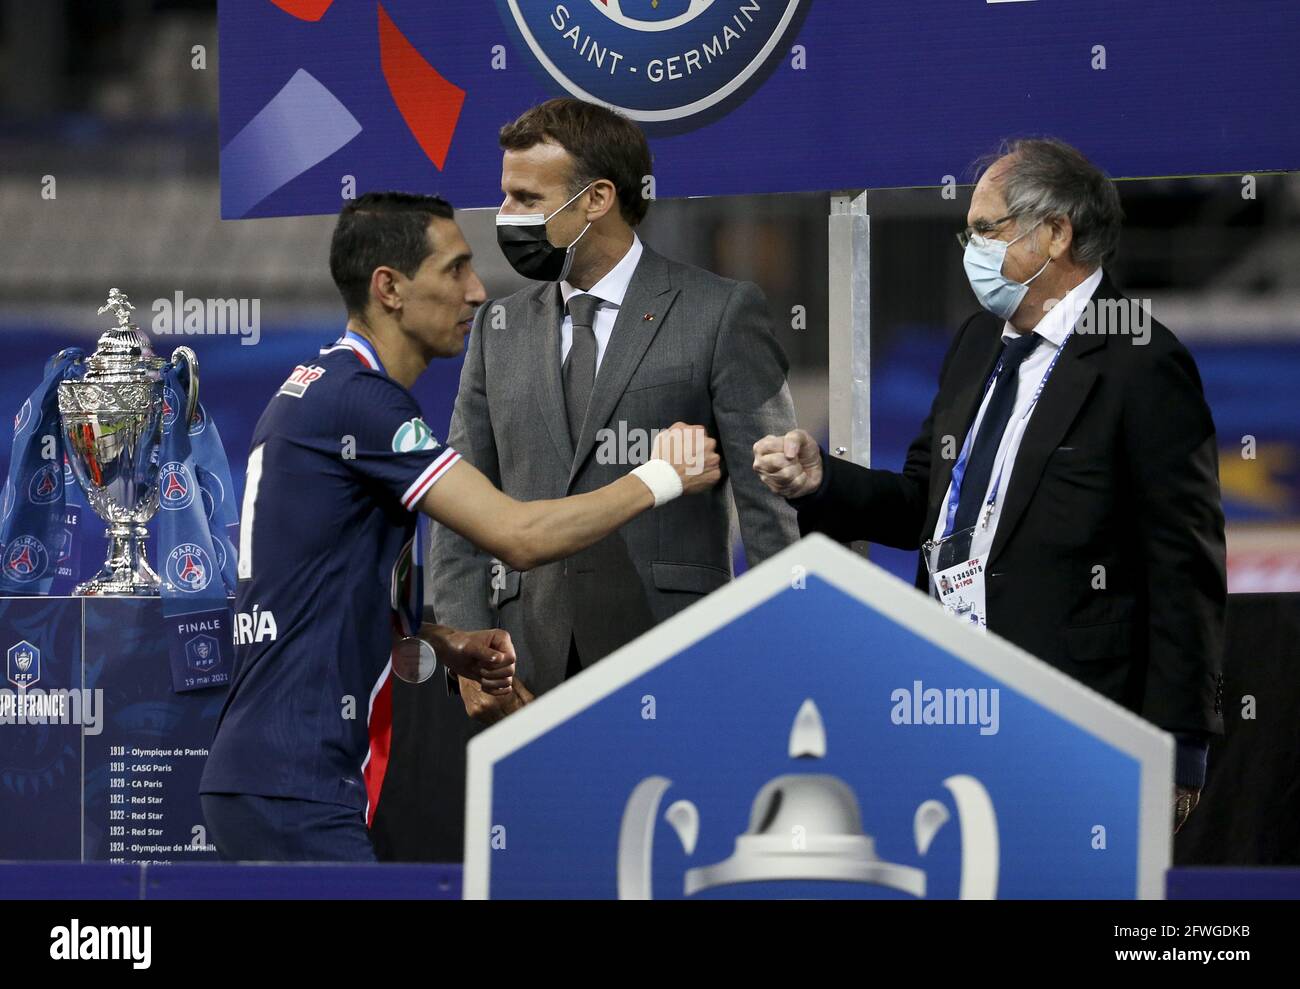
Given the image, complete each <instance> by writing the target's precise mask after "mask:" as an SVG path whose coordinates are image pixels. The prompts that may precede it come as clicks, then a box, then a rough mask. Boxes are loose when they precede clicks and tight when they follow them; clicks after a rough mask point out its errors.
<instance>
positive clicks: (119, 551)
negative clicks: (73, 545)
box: [59, 289, 199, 596]
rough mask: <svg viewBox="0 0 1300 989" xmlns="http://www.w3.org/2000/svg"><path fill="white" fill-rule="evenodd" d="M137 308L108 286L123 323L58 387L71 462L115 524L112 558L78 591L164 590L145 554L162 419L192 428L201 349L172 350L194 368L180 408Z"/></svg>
mask: <svg viewBox="0 0 1300 989" xmlns="http://www.w3.org/2000/svg"><path fill="white" fill-rule="evenodd" d="M134 308H135V307H134V306H132V305H131V303H130V302H128V301H127V298H126V296H125V295H124V294H123V293H122V292H120V291H118V290H117V289H113V290H112V291H111V292H109V294H108V302H107V303H105V305H103V306H102V307H100V309H99V312H100V313H105V312H112V313H113V314H114V315H115V316H116V317H117V325H116V326H114V327H112V328H110V329H108V330H105V331H104V334H103V335H102V336H101V337H100V338H99V343H98V346H97V347H96V350H95V352H94V354H92V355H91V356H90V357H89V358H87V359H86V361H85V368H86V371H85V374H84V375H83V376H82V377H80V378H79V379H77V380H68V381H64V382H62V383H61V384H60V385H59V413H60V415H61V417H62V420H63V439H64V442H65V443H66V447H67V457H68V463H69V464H70V465H71V467H72V473H73V476H75V477H76V479H77V483H78V484H79V485H81V489H82V491H84V492H85V494H86V500H87V501H88V502H89V504H90V506H91V508H93V509H94V510H95V513H96V514H97V515H98V516H99V517H100V518H101V519H103V520H104V521H105V522H106V523H107V524H108V527H109V529H108V543H109V549H108V559H107V560H106V561H105V563H104V566H103V569H101V570H100V572H99V573H98V574H97V575H96V576H95V577H94V578H92V579H91V580H89V581H87V582H85V583H83V584H79V585H77V588H76V592H75V593H76V594H78V595H87V596H90V595H105V594H120V595H156V594H158V593H159V591H160V586H161V581H160V580H159V577H158V574H157V573H155V572H154V570H153V568H152V567H151V566H150V565H149V561H148V559H147V557H146V556H145V543H146V540H147V539H148V532H147V530H146V529H145V524H146V523H147V522H148V521H149V520H150V519H152V518H153V517H154V515H155V514H156V513H157V511H158V496H159V490H158V478H159V466H158V448H159V445H160V444H161V442H162V431H163V417H164V415H165V414H172V415H176V417H177V419H178V421H179V422H180V424H181V428H182V429H184V428H188V425H189V423H190V421H191V419H193V417H194V411H195V409H197V408H198V402H199V366H198V359H197V358H196V357H195V355H194V351H192V350H191V349H190V348H189V347H178V348H177V349H176V351H175V352H174V353H173V354H172V363H173V364H177V363H179V362H183V363H184V366H185V367H186V368H187V369H188V372H189V375H188V376H189V394H188V395H187V396H186V401H185V407H184V409H183V410H181V409H173V408H171V406H170V402H169V401H168V397H167V396H166V395H165V392H166V387H165V385H164V383H163V369H164V368H165V367H166V362H165V361H163V359H162V358H160V357H157V356H155V354H154V352H153V347H152V346H151V345H150V343H149V338H148V337H146V336H145V335H144V334H143V333H142V332H141V331H140V329H139V327H136V326H133V325H131V322H130V315H131V311H132V310H133V309H134ZM176 400H177V399H176V398H175V397H173V398H172V399H171V401H176ZM181 413H183V415H184V418H183V419H182V418H180V414H181Z"/></svg>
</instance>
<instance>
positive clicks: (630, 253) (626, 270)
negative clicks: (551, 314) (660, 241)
mask: <svg viewBox="0 0 1300 989" xmlns="http://www.w3.org/2000/svg"><path fill="white" fill-rule="evenodd" d="M641 253H642V247H641V238H640V237H638V236H637V235H636V233H635V232H634V233H633V234H632V246H631V247H629V248H628V249H627V253H626V254H624V255H623V257H622V259H621V260H620V261H619V262H618V264H616V265H614V267H612V268H610V269H609V271H607V272H606V273H605V277H604V278H602V279H601V280H600V281H598V282H597V283H596V284H595V285H593V286H591V288H590V289H587V290H586V293H587V294H589V295H594V296H596V297H597V298H598V299H600V300H601V301H602V302H603V303H604V304H605V305H609V306H613V307H614V308H615V309H617V308H619V307H620V306H621V305H623V297H624V296H625V295H627V287H628V286H629V285H631V284H632V273H633V272H635V271H636V266H637V263H638V262H639V261H640V260H641ZM583 291H584V290H583V289H580V288H575V287H574V286H572V285H570V284H569V283H568V282H560V294H561V295H562V296H563V297H564V304H565V305H566V306H567V305H568V304H569V300H570V299H571V298H573V297H574V296H575V295H581V294H583Z"/></svg>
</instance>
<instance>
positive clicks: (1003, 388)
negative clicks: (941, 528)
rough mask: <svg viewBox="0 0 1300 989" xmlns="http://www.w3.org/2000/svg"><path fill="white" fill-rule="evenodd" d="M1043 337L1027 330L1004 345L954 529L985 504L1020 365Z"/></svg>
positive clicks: (976, 515)
mask: <svg viewBox="0 0 1300 989" xmlns="http://www.w3.org/2000/svg"><path fill="white" fill-rule="evenodd" d="M1042 339H1043V338H1042V337H1040V336H1039V335H1038V334H1037V333H1025V334H1023V335H1022V336H1019V337H1017V338H1016V339H1014V340H1008V341H1007V343H1006V344H1005V346H1004V347H1003V348H1002V368H1001V369H1000V370H999V371H998V379H997V381H996V383H995V384H994V385H993V397H992V398H990V399H989V404H988V408H986V409H985V410H984V418H983V419H982V420H980V429H979V432H978V433H977V434H976V436H975V442H974V443H973V444H971V451H970V458H969V459H968V460H967V461H966V473H965V474H964V475H963V476H962V479H961V498H960V500H959V501H958V502H957V517H956V519H955V520H954V521H953V524H952V527H953V532H960V531H961V530H962V529H966V528H969V527H970V526H973V525H974V524H975V523H976V521H977V520H978V519H979V513H980V507H981V506H982V505H983V504H984V496H985V495H986V494H988V489H989V478H990V476H991V475H992V474H993V461H994V458H996V457H997V454H998V447H999V446H1000V445H1001V444H1002V434H1003V433H1005V432H1006V431H1007V423H1008V422H1010V421H1011V412H1012V410H1013V409H1014V408H1015V405H1016V388H1017V385H1018V383H1019V377H1020V365H1021V364H1022V363H1023V362H1024V360H1025V358H1026V357H1028V356H1029V355H1030V354H1031V353H1032V352H1033V350H1034V348H1035V347H1037V346H1038V344H1039V342H1040V341H1041V340H1042Z"/></svg>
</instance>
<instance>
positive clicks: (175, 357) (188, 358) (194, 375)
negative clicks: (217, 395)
mask: <svg viewBox="0 0 1300 989" xmlns="http://www.w3.org/2000/svg"><path fill="white" fill-rule="evenodd" d="M181 361H184V362H185V370H186V371H187V372H188V374H189V379H190V393H189V396H188V399H189V400H188V401H187V402H186V403H185V420H184V421H185V424H186V426H188V425H189V424H190V423H191V422H193V421H194V413H195V412H196V411H197V410H198V407H199V358H198V355H197V354H195V353H194V351H192V350H190V348H189V347H177V348H176V349H175V350H174V351H172V363H173V364H180V363H181Z"/></svg>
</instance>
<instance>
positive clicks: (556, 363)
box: [526, 284, 573, 464]
mask: <svg viewBox="0 0 1300 989" xmlns="http://www.w3.org/2000/svg"><path fill="white" fill-rule="evenodd" d="M530 305H531V307H532V320H531V322H530V325H531V326H532V327H534V328H535V329H534V331H533V332H531V333H528V334H526V336H527V338H528V347H527V357H528V362H529V366H530V367H532V368H533V369H534V370H535V373H536V378H535V380H536V381H537V382H538V385H537V390H536V391H535V392H534V394H535V396H536V398H537V404H538V407H539V409H540V410H541V413H542V420H543V421H544V422H545V423H546V431H547V433H549V434H550V437H551V443H552V444H553V445H554V447H555V452H556V453H557V454H559V457H560V460H561V462H563V463H565V464H571V463H573V441H572V440H571V439H570V438H569V422H568V419H567V418H566V417H565V411H564V385H563V384H562V383H561V381H560V325H561V322H562V321H563V319H564V310H563V308H562V307H561V305H560V288H559V286H558V285H552V284H546V285H543V286H541V287H540V288H539V289H538V290H537V292H536V293H535V294H534V295H533V298H532V300H531V302H530Z"/></svg>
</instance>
